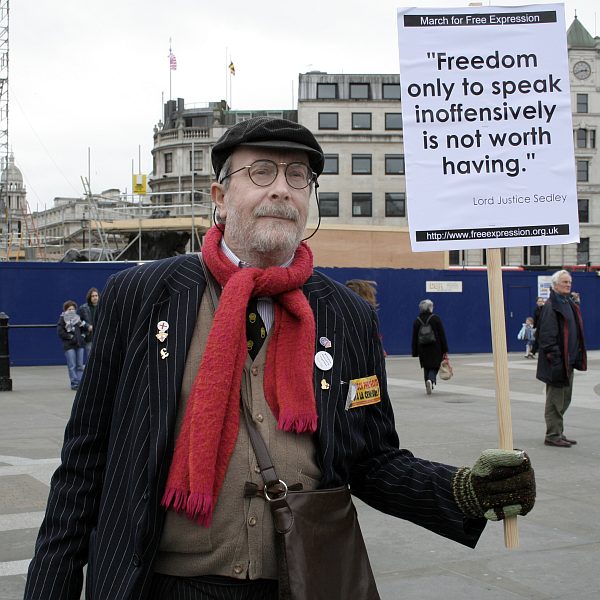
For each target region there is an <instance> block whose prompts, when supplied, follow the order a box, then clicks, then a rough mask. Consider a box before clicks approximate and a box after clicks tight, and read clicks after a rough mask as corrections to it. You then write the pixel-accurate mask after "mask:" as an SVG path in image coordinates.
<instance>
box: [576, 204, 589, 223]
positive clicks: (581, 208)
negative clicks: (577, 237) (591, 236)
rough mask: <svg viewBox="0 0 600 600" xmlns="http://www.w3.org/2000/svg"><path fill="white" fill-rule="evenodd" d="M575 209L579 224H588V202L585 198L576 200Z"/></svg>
mask: <svg viewBox="0 0 600 600" xmlns="http://www.w3.org/2000/svg"><path fill="white" fill-rule="evenodd" d="M577 209H578V212H579V222H580V223H589V222H590V201H589V200H588V199H587V198H579V199H578V200H577Z"/></svg>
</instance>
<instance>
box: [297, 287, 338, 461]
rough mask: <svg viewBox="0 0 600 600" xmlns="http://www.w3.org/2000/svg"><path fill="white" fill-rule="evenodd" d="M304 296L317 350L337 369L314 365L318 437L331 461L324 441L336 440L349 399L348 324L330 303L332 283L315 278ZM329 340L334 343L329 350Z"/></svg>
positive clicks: (324, 457) (325, 457)
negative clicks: (343, 400)
mask: <svg viewBox="0 0 600 600" xmlns="http://www.w3.org/2000/svg"><path fill="white" fill-rule="evenodd" d="M303 291H304V293H305V295H306V297H307V299H308V302H309V304H310V306H311V308H312V311H313V313H314V316H315V326H316V340H315V341H316V347H315V354H316V353H317V352H321V351H325V352H327V353H329V354H330V355H331V357H332V359H333V366H332V368H331V369H329V370H323V369H320V368H319V367H317V366H316V365H313V369H314V370H313V373H314V376H313V380H314V389H315V399H316V402H317V414H318V417H319V420H318V435H319V438H320V440H321V445H322V451H323V460H324V461H326V462H327V461H328V460H331V456H328V453H329V452H331V451H332V449H331V448H327V447H326V446H324V445H323V441H324V440H327V439H329V440H332V439H333V432H334V424H335V418H336V410H338V409H339V402H340V395H341V396H343V397H345V393H347V384H348V382H344V381H342V367H343V350H344V324H343V320H342V319H340V318H339V316H338V315H337V313H336V311H335V310H334V308H333V307H332V306H331V304H330V302H329V301H330V300H331V294H332V292H333V290H332V288H331V286H330V284H329V283H328V282H326V281H325V280H322V279H320V278H319V277H318V276H317V275H313V277H311V278H310V279H309V280H308V282H307V283H306V284H305V286H304V290H303ZM325 338H326V339H327V340H329V342H331V346H330V347H329V348H326V347H325V345H323V343H322V342H321V341H320V340H321V339H323V342H324V343H325V344H326V343H327V342H326V341H325Z"/></svg>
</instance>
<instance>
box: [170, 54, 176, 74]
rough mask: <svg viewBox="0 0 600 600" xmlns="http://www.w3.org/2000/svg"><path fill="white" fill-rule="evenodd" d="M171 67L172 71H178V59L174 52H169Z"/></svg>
mask: <svg viewBox="0 0 600 600" xmlns="http://www.w3.org/2000/svg"><path fill="white" fill-rule="evenodd" d="M169 68H170V69H171V71H177V59H176V58H175V55H174V54H173V53H172V52H171V53H170V54H169Z"/></svg>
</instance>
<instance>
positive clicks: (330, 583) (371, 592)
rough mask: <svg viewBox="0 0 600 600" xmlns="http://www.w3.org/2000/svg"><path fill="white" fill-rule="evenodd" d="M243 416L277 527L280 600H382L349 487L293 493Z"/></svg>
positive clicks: (246, 415) (263, 443)
mask: <svg viewBox="0 0 600 600" xmlns="http://www.w3.org/2000/svg"><path fill="white" fill-rule="evenodd" d="M243 412H244V415H245V418H246V423H247V425H248V432H249V434H250V440H251V442H252V446H253V448H254V452H255V454H256V460H257V462H258V464H259V467H260V469H261V474H262V476H263V479H264V482H265V490H264V496H265V499H266V501H267V502H268V503H269V505H270V507H271V512H272V514H273V521H274V524H275V538H276V539H275V543H276V552H277V570H278V578H279V600H347V599H348V598H352V600H380V597H379V593H378V592H377V586H376V585H375V578H374V577H373V571H372V570H371V564H370V563H369V556H368V554H367V549H366V547H365V542H364V540H363V537H362V533H361V531H360V526H359V524H358V517H357V515H356V508H355V507H354V504H353V503H352V497H351V495H350V490H349V489H348V487H347V486H341V487H337V488H331V489H322V490H310V491H291V490H288V489H287V485H286V484H285V483H284V482H283V481H281V480H280V479H279V478H278V477H277V474H276V473H275V468H274V467H273V461H272V460H271V457H270V455H269V451H268V449H267V446H266V444H265V442H264V439H263V437H262V436H261V435H260V432H259V431H258V429H257V428H256V426H255V425H254V422H253V421H252V417H251V416H250V415H248V408H247V407H246V406H245V405H244V409H243Z"/></svg>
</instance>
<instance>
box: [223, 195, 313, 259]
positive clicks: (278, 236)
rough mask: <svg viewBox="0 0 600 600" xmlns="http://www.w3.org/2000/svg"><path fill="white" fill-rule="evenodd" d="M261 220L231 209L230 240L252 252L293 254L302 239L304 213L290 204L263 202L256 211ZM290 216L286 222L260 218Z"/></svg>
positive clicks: (228, 223)
mask: <svg viewBox="0 0 600 600" xmlns="http://www.w3.org/2000/svg"><path fill="white" fill-rule="evenodd" d="M252 216H253V217H258V218H259V219H258V221H252V222H251V221H248V220H244V219H243V218H242V217H241V216H240V215H239V214H238V212H237V210H236V209H235V208H233V207H229V208H228V211H227V223H226V226H225V227H226V231H227V234H228V239H229V240H230V241H232V242H233V245H234V246H236V247H237V248H240V247H242V248H244V249H245V250H246V251H247V252H249V253H258V254H271V253H277V254H278V255H284V256H292V254H293V253H294V252H295V250H296V248H297V247H298V245H299V244H300V241H301V240H302V234H303V232H304V228H305V226H306V219H304V222H301V216H300V213H299V212H298V211H297V210H296V208H294V207H293V206H292V205H290V204H287V203H280V204H265V205H261V206H259V207H258V208H256V209H255V210H254V212H253V213H252ZM268 216H271V217H279V218H283V219H288V221H286V222H285V223H277V222H275V223H273V222H272V221H266V220H265V221H264V222H261V219H260V217H268Z"/></svg>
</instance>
